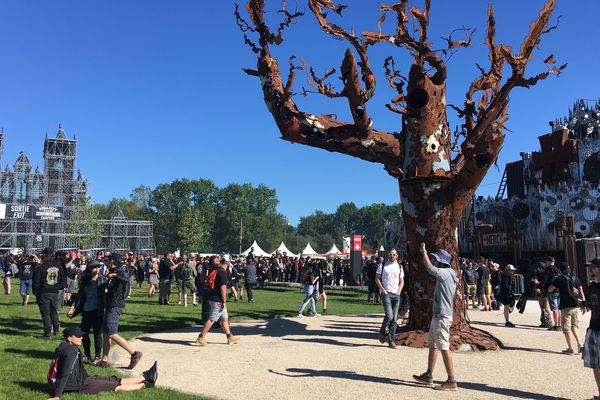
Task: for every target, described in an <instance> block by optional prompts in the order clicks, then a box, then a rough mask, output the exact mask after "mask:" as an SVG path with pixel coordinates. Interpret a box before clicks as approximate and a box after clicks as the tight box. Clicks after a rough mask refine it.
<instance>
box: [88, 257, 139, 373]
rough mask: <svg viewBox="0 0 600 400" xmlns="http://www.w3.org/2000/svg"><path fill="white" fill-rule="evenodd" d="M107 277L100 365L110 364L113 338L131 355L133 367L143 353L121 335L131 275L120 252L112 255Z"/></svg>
mask: <svg viewBox="0 0 600 400" xmlns="http://www.w3.org/2000/svg"><path fill="white" fill-rule="evenodd" d="M107 278H108V281H107V282H106V298H105V300H104V306H105V310H104V320H103V321H102V332H103V334H104V343H103V346H102V360H101V361H100V363H99V364H98V365H100V366H102V367H106V366H108V354H109V352H110V342H111V340H113V341H115V342H116V343H117V344H118V345H119V346H120V347H121V348H122V349H123V350H125V351H126V352H128V353H129V354H130V355H131V361H130V363H129V366H128V367H127V368H128V369H133V368H135V366H136V365H137V363H138V362H139V361H140V360H141V359H142V353H141V352H139V351H135V350H134V349H133V348H132V347H131V345H130V344H129V342H128V341H127V340H126V339H125V338H123V337H122V336H121V335H119V318H120V317H121V314H122V313H123V310H124V309H125V298H126V297H127V293H128V292H129V275H128V274H127V267H126V266H125V265H123V264H122V257H121V255H120V254H118V253H113V254H111V256H110V266H109V271H108V276H107Z"/></svg>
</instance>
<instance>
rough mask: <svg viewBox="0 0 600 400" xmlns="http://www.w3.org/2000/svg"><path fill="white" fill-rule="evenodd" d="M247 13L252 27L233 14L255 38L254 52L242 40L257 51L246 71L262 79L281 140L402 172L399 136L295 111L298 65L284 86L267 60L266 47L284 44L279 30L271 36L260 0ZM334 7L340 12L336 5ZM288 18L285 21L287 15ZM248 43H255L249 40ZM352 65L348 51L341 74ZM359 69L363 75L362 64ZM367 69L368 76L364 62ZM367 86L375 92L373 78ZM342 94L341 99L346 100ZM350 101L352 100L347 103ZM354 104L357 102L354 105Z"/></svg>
mask: <svg viewBox="0 0 600 400" xmlns="http://www.w3.org/2000/svg"><path fill="white" fill-rule="evenodd" d="M246 9H247V11H248V14H249V15H250V19H251V21H252V25H251V24H249V23H246V22H245V21H244V20H243V18H242V17H241V15H240V12H239V7H237V6H236V9H235V16H236V19H237V20H238V26H240V29H241V30H242V32H244V33H245V32H252V33H255V34H257V35H258V43H259V44H258V45H255V47H257V51H255V49H254V48H253V46H252V45H251V44H249V43H248V42H249V41H250V40H249V39H248V40H246V38H245V42H246V43H247V44H248V45H249V46H250V47H251V49H252V50H253V51H254V52H255V53H257V55H258V62H257V68H256V69H245V70H244V71H245V72H246V73H248V74H249V75H251V76H257V77H259V78H260V80H261V85H262V91H263V95H264V99H265V103H266V105H267V108H268V109H269V111H270V112H271V114H272V115H273V118H274V119H275V122H276V123H277V126H278V127H279V130H280V132H281V135H282V138H283V139H284V140H287V141H290V142H294V143H302V144H306V145H309V146H313V147H318V148H322V149H325V150H328V151H333V152H339V153H343V154H348V155H351V156H354V157H358V158H361V159H363V160H367V161H371V162H377V163H382V164H384V165H386V166H389V168H392V169H394V170H395V171H398V170H400V169H401V167H402V152H401V150H400V135H399V134H394V133H388V132H382V131H378V130H375V129H369V128H368V124H366V125H367V126H365V124H356V123H349V122H343V121H338V120H336V119H335V118H333V117H332V116H331V115H313V114H310V113H306V112H303V111H301V110H299V109H298V107H297V105H296V103H295V102H294V101H293V99H292V94H291V87H292V84H293V80H294V75H295V70H297V69H298V67H296V66H293V61H292V60H293V59H292V60H290V76H289V77H288V80H287V83H286V85H285V87H284V85H283V83H282V82H283V80H282V77H281V72H280V68H279V64H278V61H277V60H276V59H275V58H274V57H272V56H271V52H270V49H269V45H279V44H281V43H282V41H283V35H282V30H281V29H280V30H279V31H278V34H277V35H274V34H272V33H271V31H270V29H269V27H268V26H267V24H266V23H265V20H264V0H251V1H250V2H249V3H248V4H247V6H246ZM336 9H338V8H337V7H336ZM294 15H296V16H297V13H296V14H292V16H294ZM294 18H295V17H294ZM287 19H289V17H288V16H287V14H286V20H287ZM240 21H243V22H240ZM290 23H291V22H290ZM287 25H289V23H288V24H287ZM287 25H286V26H287ZM250 43H253V42H251V41H250ZM350 54H351V53H350ZM355 65H356V63H355V62H354V58H353V56H352V57H350V56H349V55H348V52H347V53H346V57H345V58H344V63H343V64H342V74H344V71H346V72H347V73H350V74H352V71H353V69H352V68H353V66H354V67H355ZM363 71H365V69H364V66H363ZM367 71H369V72H370V69H368V64H367ZM352 76H354V75H352ZM314 77H316V74H315V75H314V76H313V79H314ZM348 81H350V79H348ZM357 87H358V86H356V80H352V82H349V83H348V82H347V83H346V85H345V88H344V91H345V92H346V93H347V92H348V91H349V90H350V89H354V88H357ZM370 87H372V88H374V80H373V82H372V85H371V86H370ZM346 93H344V96H346V97H348V95H347V94H346ZM354 94H356V92H354ZM361 95H362V96H363V97H362V98H363V99H366V100H368V95H366V94H363V93H361ZM366 100H365V101H366ZM349 101H350V102H352V101H353V100H350V99H349ZM361 101H362V100H361ZM357 103H361V102H360V101H358V102H357ZM364 115H366V113H365V114H364ZM353 117H354V115H353ZM365 129H366V130H365Z"/></svg>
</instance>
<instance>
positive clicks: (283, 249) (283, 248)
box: [271, 242, 298, 257]
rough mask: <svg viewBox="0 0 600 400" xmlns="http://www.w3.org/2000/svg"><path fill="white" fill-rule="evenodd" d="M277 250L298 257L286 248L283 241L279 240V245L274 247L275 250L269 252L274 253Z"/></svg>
mask: <svg viewBox="0 0 600 400" xmlns="http://www.w3.org/2000/svg"><path fill="white" fill-rule="evenodd" d="M277 252H280V253H286V254H287V256H288V257H298V254H295V253H293V252H291V251H290V249H288V248H287V246H286V245H285V243H283V242H281V244H280V245H279V247H278V248H276V249H275V250H273V252H272V253H271V254H275V253H277Z"/></svg>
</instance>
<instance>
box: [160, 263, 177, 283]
mask: <svg viewBox="0 0 600 400" xmlns="http://www.w3.org/2000/svg"><path fill="white" fill-rule="evenodd" d="M173 265H175V263H173V261H171V260H167V259H164V260H162V261H161V262H160V264H158V274H159V276H160V279H171V278H172V277H173V271H171V267H172V266H173Z"/></svg>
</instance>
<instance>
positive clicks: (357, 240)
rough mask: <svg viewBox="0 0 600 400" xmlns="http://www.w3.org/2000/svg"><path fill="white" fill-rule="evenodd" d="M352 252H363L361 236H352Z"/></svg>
mask: <svg viewBox="0 0 600 400" xmlns="http://www.w3.org/2000/svg"><path fill="white" fill-rule="evenodd" d="M352 251H360V252H362V236H361V235H353V236H352Z"/></svg>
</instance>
